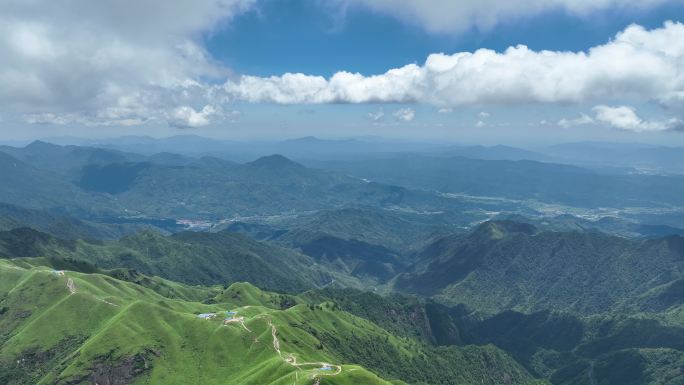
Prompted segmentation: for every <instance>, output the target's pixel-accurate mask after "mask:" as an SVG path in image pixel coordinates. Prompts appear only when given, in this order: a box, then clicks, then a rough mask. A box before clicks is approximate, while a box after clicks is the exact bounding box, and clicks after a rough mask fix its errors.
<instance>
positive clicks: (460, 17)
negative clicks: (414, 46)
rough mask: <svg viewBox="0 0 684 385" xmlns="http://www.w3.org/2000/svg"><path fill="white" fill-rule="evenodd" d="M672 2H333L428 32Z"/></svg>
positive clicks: (483, 0) (382, 0)
mask: <svg viewBox="0 0 684 385" xmlns="http://www.w3.org/2000/svg"><path fill="white" fill-rule="evenodd" d="M673 1H676V0H640V1H636V2H635V1H633V0H518V1H512V0H459V1H449V0H337V1H335V4H337V5H338V6H340V7H341V9H343V10H344V9H347V8H349V7H357V8H365V9H370V10H372V11H375V12H378V13H382V14H386V15H390V16H392V17H395V18H397V19H399V20H401V21H404V22H408V23H411V24H416V25H418V26H421V27H423V28H424V29H425V30H427V31H428V32H433V33H454V32H460V31H463V30H466V29H468V28H471V27H473V26H474V27H477V28H479V29H488V28H491V27H493V26H494V25H496V24H498V23H500V22H501V21H510V20H514V19H521V18H527V17H531V16H535V15H538V14H541V13H545V12H550V11H563V12H566V13H569V14H571V15H576V16H585V15H588V14H590V13H591V12H594V11H600V10H606V9H610V10H614V9H616V8H618V9H619V8H629V9H634V8H637V9H648V8H651V7H653V6H656V5H659V4H663V3H668V2H673Z"/></svg>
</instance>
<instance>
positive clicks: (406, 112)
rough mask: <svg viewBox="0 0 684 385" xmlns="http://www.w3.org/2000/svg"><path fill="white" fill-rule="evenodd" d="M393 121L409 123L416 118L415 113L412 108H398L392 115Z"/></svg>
mask: <svg viewBox="0 0 684 385" xmlns="http://www.w3.org/2000/svg"><path fill="white" fill-rule="evenodd" d="M392 116H394V118H395V119H397V120H399V121H402V122H410V121H412V120H413V119H414V118H415V117H416V111H414V110H413V109H412V108H400V109H398V110H396V111H394V113H392Z"/></svg>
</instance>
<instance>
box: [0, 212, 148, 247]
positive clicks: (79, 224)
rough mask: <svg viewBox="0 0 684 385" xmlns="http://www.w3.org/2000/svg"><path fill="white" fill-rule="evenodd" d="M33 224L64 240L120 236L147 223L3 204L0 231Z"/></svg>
mask: <svg viewBox="0 0 684 385" xmlns="http://www.w3.org/2000/svg"><path fill="white" fill-rule="evenodd" d="M20 227H31V228H33V229H36V230H38V231H41V232H45V233H48V234H51V235H53V236H55V237H59V238H63V239H79V238H86V239H119V238H121V237H122V236H124V235H127V234H132V233H135V232H137V231H140V230H141V229H144V228H145V227H146V226H145V225H142V224H132V223H126V224H102V223H94V222H89V221H86V220H82V219H78V218H76V217H74V216H71V215H68V214H64V213H55V212H52V211H49V210H45V209H26V208H23V207H19V206H15V205H10V204H5V203H0V231H7V230H12V229H16V228H20Z"/></svg>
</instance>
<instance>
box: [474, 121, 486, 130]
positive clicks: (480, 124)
mask: <svg viewBox="0 0 684 385" xmlns="http://www.w3.org/2000/svg"><path fill="white" fill-rule="evenodd" d="M486 125H487V123H485V122H483V121H482V120H478V121H477V123H475V127H478V128H481V127H484V126H486Z"/></svg>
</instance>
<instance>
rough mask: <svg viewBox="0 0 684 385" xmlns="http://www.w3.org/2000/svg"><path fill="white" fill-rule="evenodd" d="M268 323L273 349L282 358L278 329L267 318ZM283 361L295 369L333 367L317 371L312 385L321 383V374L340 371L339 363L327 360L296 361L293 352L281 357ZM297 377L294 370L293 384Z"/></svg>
mask: <svg viewBox="0 0 684 385" xmlns="http://www.w3.org/2000/svg"><path fill="white" fill-rule="evenodd" d="M268 325H269V326H270V327H271V336H273V349H275V351H276V352H278V355H279V356H280V357H281V358H282V357H283V354H282V352H281V351H280V340H279V339H278V329H277V328H276V327H275V325H274V324H273V322H271V320H268ZM283 360H285V362H287V363H288V364H290V365H292V366H293V367H295V368H296V369H297V370H304V369H302V367H303V366H318V367H319V368H318V370H322V369H323V368H335V371H334V372H331V373H317V374H314V375H313V380H314V384H313V385H320V383H321V377H322V376H336V375H338V374H340V373H342V366H341V365H333V364H329V363H327V362H322V361H316V362H299V363H298V362H297V356H295V355H294V354H290V355H289V356H287V357H285V358H283ZM298 379H299V375H298V374H297V372H295V384H296V383H297V380H298Z"/></svg>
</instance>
